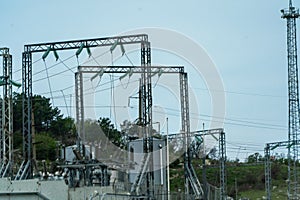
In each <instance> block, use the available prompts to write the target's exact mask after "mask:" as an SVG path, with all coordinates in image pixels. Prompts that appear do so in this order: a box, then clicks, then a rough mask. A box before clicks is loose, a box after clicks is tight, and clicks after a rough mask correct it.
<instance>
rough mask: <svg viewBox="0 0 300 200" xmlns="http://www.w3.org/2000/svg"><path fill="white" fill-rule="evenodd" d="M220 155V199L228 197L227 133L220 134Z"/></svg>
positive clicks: (224, 199)
mask: <svg viewBox="0 0 300 200" xmlns="http://www.w3.org/2000/svg"><path fill="white" fill-rule="evenodd" d="M219 155H220V161H219V162H220V188H221V191H220V199H221V200H226V199H227V187H226V186H227V183H226V140H225V133H224V132H221V133H220V135H219Z"/></svg>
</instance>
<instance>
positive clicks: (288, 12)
mask: <svg viewBox="0 0 300 200" xmlns="http://www.w3.org/2000/svg"><path fill="white" fill-rule="evenodd" d="M281 12H282V16H281V17H282V18H284V19H286V20H287V54H288V93H289V120H288V121H289V122H288V123H289V124H288V126H289V132H288V140H289V142H290V143H293V142H295V141H297V140H298V139H300V138H299V136H300V135H299V134H300V133H299V131H300V124H299V123H300V122H299V120H300V118H299V88H298V63H297V37H296V19H297V18H298V17H299V16H300V15H299V9H297V8H295V7H293V5H292V0H290V1H289V8H287V9H283V10H281ZM298 149H299V146H298V145H292V146H290V147H289V148H288V168H289V170H288V180H289V182H288V198H289V199H298V197H297V194H298V193H299V186H298V184H299V183H298V181H299V175H298V171H297V167H296V164H297V162H298V156H299V152H298V151H299V150H298Z"/></svg>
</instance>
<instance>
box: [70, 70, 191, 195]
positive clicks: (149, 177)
mask: <svg viewBox="0 0 300 200" xmlns="http://www.w3.org/2000/svg"><path fill="white" fill-rule="evenodd" d="M147 70H148V71H147V76H150V77H151V76H153V74H158V73H160V74H161V73H167V74H179V75H180V76H182V75H183V74H185V73H184V68H183V67H178V66H147ZM104 73H119V74H124V75H129V76H130V75H131V74H141V75H142V76H144V75H145V67H144V66H79V67H78V72H77V73H76V74H75V97H76V121H77V122H79V124H78V127H79V130H80V133H81V134H80V136H81V138H83V140H84V138H85V131H84V124H83V122H84V100H83V96H84V93H83V74H96V76H97V75H101V76H102V75H103V74H104ZM147 85H148V91H149V88H151V87H152V86H151V84H150V83H149V80H148V83H147ZM142 87H143V85H142ZM142 90H145V88H144V89H143V88H142ZM151 90H152V88H151ZM148 95H151V94H148ZM145 96H146V97H145ZM146 98H149V96H147V95H145V93H144V94H142V99H143V100H142V104H143V105H141V106H142V110H141V112H142V113H140V114H141V116H142V119H141V120H142V122H140V123H141V124H142V126H143V127H144V128H148V126H146V124H145V121H147V120H151V121H152V118H149V116H148V119H146V118H145V113H146V112H149V110H148V111H147V110H146V107H147V106H145V103H147V102H145V99H146ZM149 101H151V102H149ZM149 103H150V104H149ZM148 104H149V105H151V106H152V95H151V98H149V100H148ZM143 108H144V109H143ZM148 115H150V116H151V115H152V114H150V113H149V114H148ZM151 117H152V116H151ZM143 118H144V119H143ZM151 126H152V124H151ZM144 131H146V134H144V138H143V139H144V158H143V161H142V164H141V169H140V172H139V174H138V175H137V177H136V180H135V182H134V184H133V185H132V187H131V191H130V192H131V194H134V195H139V194H140V188H141V185H142V183H144V181H145V180H146V189H147V193H148V195H150V196H151V195H152V193H153V192H154V191H153V189H152V188H153V185H152V184H153V183H154V180H153V169H149V167H151V166H153V165H152V164H151V162H152V156H153V154H152V139H153V138H152V135H151V134H150V130H147V129H146V130H144ZM150 150H151V151H150Z"/></svg>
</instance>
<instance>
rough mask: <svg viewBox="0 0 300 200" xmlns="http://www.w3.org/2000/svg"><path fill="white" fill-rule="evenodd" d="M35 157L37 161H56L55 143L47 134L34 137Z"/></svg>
mask: <svg viewBox="0 0 300 200" xmlns="http://www.w3.org/2000/svg"><path fill="white" fill-rule="evenodd" d="M34 145H36V155H37V160H50V161H54V160H55V159H56V149H57V142H56V141H55V139H54V138H53V137H51V136H49V135H48V134H47V133H39V134H36V135H35V144H34Z"/></svg>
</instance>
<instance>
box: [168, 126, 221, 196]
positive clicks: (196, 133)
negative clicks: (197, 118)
mask: <svg viewBox="0 0 300 200" xmlns="http://www.w3.org/2000/svg"><path fill="white" fill-rule="evenodd" d="M206 135H209V136H212V137H213V138H214V139H216V140H217V141H218V142H219V148H218V150H219V167H220V189H221V192H220V199H221V200H225V199H226V198H227V181H226V180H227V179H226V140H225V132H224V129H223V128H217V129H209V130H200V131H192V132H190V138H191V139H190V141H191V144H190V147H189V148H190V150H189V151H190V152H191V153H192V154H193V153H196V154H198V152H194V151H195V149H199V147H200V145H202V144H203V136H206ZM215 135H218V136H219V137H216V136H215ZM196 137H200V138H201V143H198V144H196V145H197V147H196V148H194V149H193V148H192V146H193V143H194V142H195V141H196V140H197V139H196ZM179 138H183V137H182V136H181V134H170V135H169V138H168V139H169V140H170V141H172V140H176V139H179ZM194 144H195V143H194Z"/></svg>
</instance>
